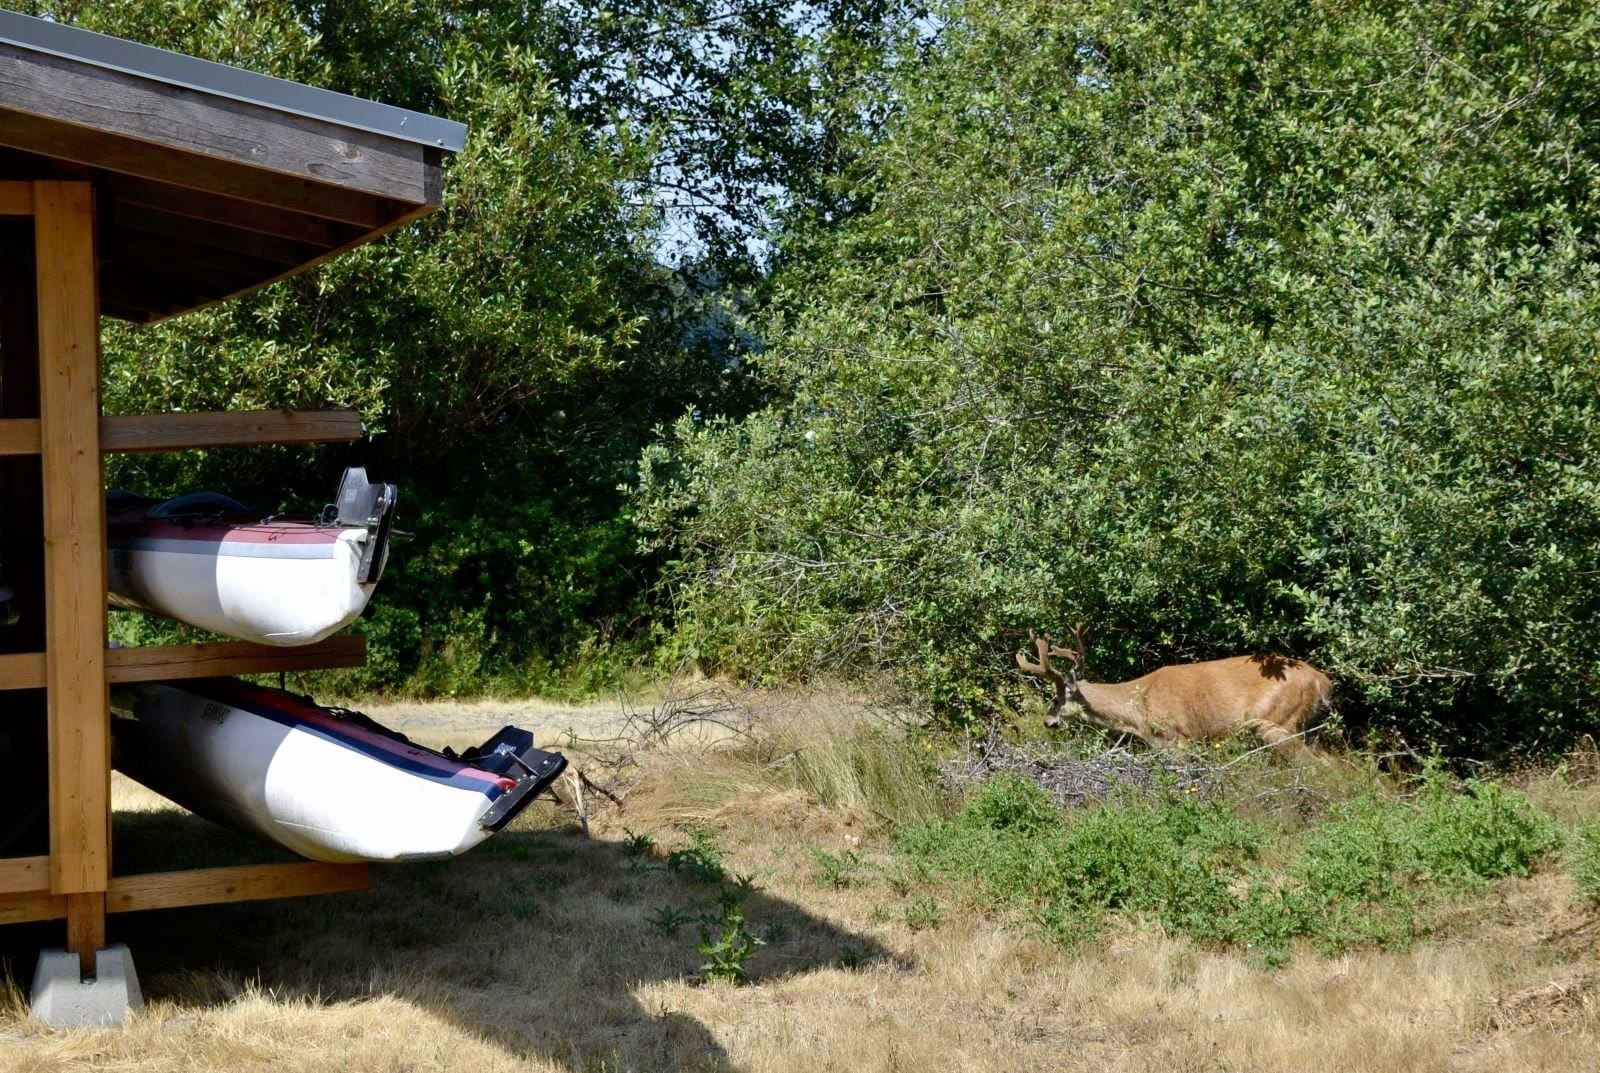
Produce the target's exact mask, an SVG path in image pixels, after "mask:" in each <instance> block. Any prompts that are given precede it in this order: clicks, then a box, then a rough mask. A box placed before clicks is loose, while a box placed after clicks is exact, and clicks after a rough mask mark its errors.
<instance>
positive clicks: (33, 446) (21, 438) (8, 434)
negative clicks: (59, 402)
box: [0, 417, 41, 455]
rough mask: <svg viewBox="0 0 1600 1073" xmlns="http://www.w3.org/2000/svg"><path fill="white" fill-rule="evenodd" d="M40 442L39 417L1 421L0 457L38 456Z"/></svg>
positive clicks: (12, 418) (13, 418)
mask: <svg viewBox="0 0 1600 1073" xmlns="http://www.w3.org/2000/svg"><path fill="white" fill-rule="evenodd" d="M40 442H41V441H40V439H39V419H38V418H37V417H11V418H5V419H0V455H36V454H38V453H39V444H40Z"/></svg>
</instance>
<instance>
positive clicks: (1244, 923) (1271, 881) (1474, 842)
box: [899, 772, 1600, 963]
mask: <svg viewBox="0 0 1600 1073" xmlns="http://www.w3.org/2000/svg"><path fill="white" fill-rule="evenodd" d="M1557 842H1558V838H1557V831H1556V826H1555V824H1554V823H1553V822H1552V821H1551V820H1550V819H1548V818H1547V817H1546V816H1544V815H1543V814H1542V813H1540V812H1539V811H1538V810H1537V809H1535V808H1534V807H1533V806H1532V805H1530V804H1529V803H1528V802H1527V801H1526V800H1525V799H1523V798H1522V797H1521V796H1520V795H1518V794H1516V793H1515V792H1513V791H1511V790H1508V789H1505V788H1504V787H1502V786H1500V785H1498V784H1496V783H1492V782H1476V781H1466V782H1462V781H1458V780H1455V779H1453V778H1450V777H1449V776H1446V775H1443V774H1441V773H1439V772H1430V773H1429V774H1428V775H1426V776H1425V777H1424V779H1423V780H1422V783H1421V786H1420V788H1419V789H1418V791H1417V792H1416V793H1415V794H1414V795H1412V796H1410V797H1400V796H1396V795H1392V794H1391V795H1383V794H1378V793H1368V794H1364V795H1362V796H1360V797H1357V798H1354V799H1352V800H1350V801H1347V802H1344V803H1341V804H1339V805H1336V806H1334V807H1332V808H1331V809H1330V810H1329V811H1328V813H1327V814H1326V815H1325V816H1324V817H1323V818H1322V820H1321V821H1320V822H1318V823H1315V824H1314V825H1312V826H1310V827H1309V828H1307V829H1305V830H1303V831H1300V832H1290V831H1286V830H1283V829H1281V828H1275V827H1272V826H1270V825H1268V824H1266V823H1264V822H1262V821H1258V820H1252V819H1247V818H1245V817H1244V816H1242V815H1241V814H1240V813H1239V812H1238V811H1236V810H1235V809H1233V808H1231V807H1229V806H1228V805H1227V804H1224V803H1220V802H1199V801H1196V800H1193V799H1192V798H1189V799H1184V798H1179V799H1173V800H1168V801H1165V802H1160V803H1154V804H1147V803H1140V804H1131V805H1118V804H1108V805H1103V806H1100V807H1098V808H1094V809H1089V810H1084V811H1081V812H1079V813H1077V814H1075V815H1073V816H1072V817H1071V818H1070V819H1067V818H1063V817H1062V815H1061V814H1060V813H1059V812H1057V810H1056V809H1055V808H1054V807H1053V806H1052V805H1051V803H1050V801H1049V799H1048V797H1047V796H1046V795H1045V794H1044V792H1043V791H1041V790H1039V789H1038V788H1037V787H1035V786H1033V785H1032V784H1030V783H1027V782H1025V781H1023V780H1021V779H1018V778H1015V777H1011V776H997V777H995V778H992V779H990V780H989V781H988V782H986V783H985V784H984V785H983V786H982V787H981V788H980V789H979V790H978V791H977V792H976V793H975V794H974V796H973V797H972V799H971V801H970V802H969V803H968V804H967V806H966V807H965V808H964V809H963V810H962V811H961V812H960V813H959V814H958V815H957V816H955V817H954V818H953V819H951V820H948V821H940V822H934V823H928V824H922V825H918V826H914V827H911V828H908V829H906V830H905V831H904V832H903V833H902V835H901V837H900V840H899V849H900V852H901V853H902V854H904V855H905V857H906V858H907V859H908V860H909V861H910V862H911V863H912V865H913V867H915V868H916V869H918V870H919V871H920V872H921V873H922V874H923V876H924V877H925V878H927V879H929V880H934V881H937V880H939V879H940V878H941V877H942V878H946V879H954V880H956V881H958V882H959V883H960V884H961V885H962V886H963V887H964V889H965V890H966V891H967V892H968V894H969V896H970V897H971V898H973V899H974V900H975V901H976V902H978V903H979V904H980V905H981V906H985V907H988V908H990V909H993V910H995V911H999V912H1003V913H1006V914H1009V915H1011V916H1013V917H1015V918H1017V919H1020V920H1025V921H1028V922H1030V923H1031V924H1032V925H1033V926H1034V927H1035V928H1037V929H1038V931H1039V932H1040V933H1042V934H1043V935H1045V936H1047V937H1048V938H1051V939H1053V940H1056V941H1059V942H1063V943H1068V944H1075V943H1077V942H1080V941H1082V940H1085V939H1087V938H1090V937H1092V936H1094V935H1096V934H1098V933H1099V932H1101V931H1102V930H1104V929H1105V928H1106V927H1107V926H1108V925H1109V924H1110V923H1111V922H1112V921H1113V920H1115V919H1118V918H1122V919H1135V918H1138V919H1148V920H1154V921H1157V922H1159V923H1160V925H1161V926H1162V927H1163V928H1164V929H1165V930H1167V931H1168V932H1169V933H1171V934H1174V935H1184V936H1187V937H1189V938H1191V939H1193V940H1196V941H1198V942H1201V943H1204V944H1207V945H1212V946H1219V947H1233V948H1239V949H1244V950H1249V951H1252V952H1254V953H1255V954H1256V955H1257V956H1258V957H1260V958H1261V959H1263V960H1265V961H1267V962H1268V963H1280V962H1281V961H1282V960H1283V959H1285V958H1286V957H1287V956H1288V953H1289V951H1290V948H1291V946H1292V944H1293V943H1294V942H1295V941H1296V940H1304V941H1306V942H1309V943H1311V944H1313V945H1314V946H1316V947H1317V948H1319V949H1321V950H1324V951H1329V952H1334V951H1341V950H1346V949H1349V948H1352V947H1356V946H1369V945H1376V946H1384V947H1403V946H1405V945H1408V944H1409V943H1411V942H1412V941H1414V940H1415V939H1417V938H1418V937H1420V936H1421V935H1422V934H1424V932H1425V930H1426V922H1427V915H1428V912H1429V910H1431V909H1433V908H1436V907H1438V906H1441V905H1444V904H1447V903H1448V902H1450V901H1452V900H1455V899H1457V898H1458V897H1460V896H1461V895H1463V894H1464V893H1466V892H1468V891H1471V890H1474V889H1478V888H1481V887H1482V886H1483V885H1485V884H1487V883H1489V882H1491V881H1493V880H1495V879H1497V878H1500V877H1502V876H1507V875H1526V874H1528V872H1529V870H1530V869H1531V867H1532V865H1533V863H1534V862H1535V861H1536V860H1537V859H1538V858H1539V857H1540V856H1541V855H1542V854H1544V853H1545V852H1546V851H1548V850H1550V849H1552V848H1554V846H1555V845H1556V844H1557ZM1588 845H1590V846H1591V847H1600V836H1597V837H1596V838H1594V839H1593V840H1591V841H1590V842H1589V843H1588ZM1597 854H1600V849H1596V850H1595V851H1593V853H1592V855H1591V856H1590V857H1589V858H1588V860H1589V861H1590V862H1591V863H1590V867H1591V868H1592V869H1594V871H1593V872H1592V873H1591V874H1600V866H1597V865H1596V863H1595V862H1597V861H1600V856H1597Z"/></svg>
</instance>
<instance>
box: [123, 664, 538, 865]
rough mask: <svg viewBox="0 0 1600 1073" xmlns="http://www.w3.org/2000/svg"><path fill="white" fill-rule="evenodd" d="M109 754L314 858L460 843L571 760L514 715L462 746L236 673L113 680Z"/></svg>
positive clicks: (376, 857)
mask: <svg viewBox="0 0 1600 1073" xmlns="http://www.w3.org/2000/svg"><path fill="white" fill-rule="evenodd" d="M111 708H112V720H111V729H112V763H113V766H115V767H116V769H117V770H118V771H121V772H122V773H123V774H125V775H127V776H129V777H130V778H132V779H134V780H135V781H137V782H140V783H143V784H144V785H145V786H148V787H149V788H150V789H152V790H154V791H156V792H157V793H159V794H161V795H162V796H164V797H167V798H169V799H171V800H172V801H175V802H177V803H178V804H180V805H182V806H184V807H185V808H187V809H189V810H190V811H192V812H196V813H199V814H200V815H202V816H205V817H207V818H208V819H212V820H215V821H216V822H218V823H221V824H223V825H225V826H228V827H232V828H234V829H235V830H239V831H243V832H245V833H246V834H252V835H257V836H259V837H261V838H265V839H267V840H269V841H272V842H276V843H277V844H278V845H280V846H283V847H285V848H286V849H289V850H292V851H293V852H295V853H298V854H300V855H301V856H304V857H309V858H311V859H313V860H319V861H408V860H429V859H435V858H442V857H451V856H455V855H457V854H460V853H465V852H466V851H467V850H469V849H471V848H472V847H473V846H476V845H478V844H479V843H480V842H482V841H484V840H485V839H486V838H488V837H490V835H492V834H494V833H495V832H496V831H498V830H500V829H502V828H503V827H504V826H505V825H506V824H507V823H509V822H510V821H511V819H512V818H513V817H515V816H516V815H517V814H518V813H519V812H520V811H521V810H522V809H523V808H525V807H526V806H527V805H528V804H529V803H530V802H531V801H532V800H533V799H534V797H535V796H537V795H538V794H539V792H540V791H542V790H544V789H545V788H546V787H548V786H549V785H550V783H551V782H553V781H554V780H555V778H556V777H557V776H558V775H560V774H561V772H562V770H563V769H564V768H565V767H566V764H567V761H566V758H564V757H562V756H561V755H559V754H557V753H548V752H545V751H543V750H540V749H536V748H534V747H533V736H532V735H531V734H529V733H528V732H527V731H524V730H518V729H517V728H515V727H506V728H505V729H503V730H501V731H500V732H499V733H498V734H496V735H495V736H494V737H492V738H490V739H489V740H488V741H487V742H485V743H483V744H482V745H480V746H478V747H477V748H475V749H469V750H467V751H466V752H464V753H461V754H455V753H453V752H451V751H449V750H446V751H443V752H437V751H434V750H432V749H426V748H423V747H422V746H419V745H417V744H415V743H413V742H411V741H409V740H408V739H406V738H405V737H404V736H402V735H400V734H397V733H395V732H394V731H391V730H388V729H385V728H384V727H381V726H379V725H378V724H376V723H374V722H373V721H372V720H370V719H368V718H367V717H366V716H363V715H361V714H359V713H356V712H348V711H344V710H341V709H337V708H324V707H321V706H319V705H316V704H314V703H312V702H311V701H310V700H309V699H308V698H305V697H301V696H297V695H295V694H293V693H289V692H286V691H284V690H281V689H269V688H266V687H262V686H254V685H250V684H249V683H247V682H242V681H239V680H238V679H233V678H212V679H199V680H195V681H188V682H181V683H179V682H147V683H140V684H136V685H129V686H118V687H116V688H115V689H114V690H113V691H112V701H111Z"/></svg>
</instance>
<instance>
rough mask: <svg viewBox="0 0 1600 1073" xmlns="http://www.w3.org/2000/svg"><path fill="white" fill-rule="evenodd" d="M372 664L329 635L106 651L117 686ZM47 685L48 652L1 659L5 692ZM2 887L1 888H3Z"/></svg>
mask: <svg viewBox="0 0 1600 1073" xmlns="http://www.w3.org/2000/svg"><path fill="white" fill-rule="evenodd" d="M366 661H367V639H366V638H365V637H363V636H361V635H360V634H358V633H357V634H348V635H344V636H340V637H330V638H328V639H327V640H326V641H318V642H317V643H316V644H311V645H298V646H296V647H293V648H281V647H278V646H275V645H258V644H251V643H250V642H249V641H214V642H211V643H208V644H195V645H145V646H141V647H138V648H113V649H110V650H108V651H107V652H106V678H107V680H108V681H110V682H111V683H113V684H117V683H126V682H159V681H165V680H167V679H172V680H178V679H182V678H221V677H224V676H226V675H230V674H277V673H279V672H283V673H289V672H291V671H315V670H324V669H328V668H333V667H359V666H361V665H362V664H364V663H365V662H366ZM45 684H46V663H45V655H44V653H43V652H17V653H14V654H10V655H0V691H3V690H7V689H40V688H43V687H44V686H45ZM3 889H4V888H3V887H0V890H3Z"/></svg>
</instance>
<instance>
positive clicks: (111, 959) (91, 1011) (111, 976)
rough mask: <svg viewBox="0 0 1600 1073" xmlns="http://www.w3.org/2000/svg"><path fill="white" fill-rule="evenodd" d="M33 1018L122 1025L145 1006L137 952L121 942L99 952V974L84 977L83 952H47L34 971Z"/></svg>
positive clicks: (61, 1023) (72, 1024) (56, 1022)
mask: <svg viewBox="0 0 1600 1073" xmlns="http://www.w3.org/2000/svg"><path fill="white" fill-rule="evenodd" d="M32 1005H33V1016H34V1017H35V1018H37V1019H38V1020H40V1021H43V1022H44V1023H45V1024H47V1025H54V1026H56V1027H60V1028H71V1027H77V1026H81V1025H120V1024H121V1023H122V1022H123V1021H125V1020H127V1017H128V1014H130V1013H132V1012H134V1011H136V1010H142V1009H144V995H143V993H142V992H140V990H139V976H138V974H137V973H135V972H134V971H133V955H132V954H130V953H129V952H128V948H127V946H125V945H124V944H122V943H117V944H115V945H113V946H109V947H107V948H106V949H104V950H100V951H97V952H96V953H95V956H94V975H93V976H91V977H90V978H88V979H83V978H81V977H80V976H79V975H78V955H77V954H72V953H68V952H67V951H65V950H41V951H40V952H39V965H38V967H37V968H35V969H34V972H33V996H32Z"/></svg>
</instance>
